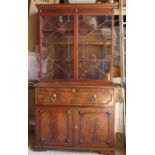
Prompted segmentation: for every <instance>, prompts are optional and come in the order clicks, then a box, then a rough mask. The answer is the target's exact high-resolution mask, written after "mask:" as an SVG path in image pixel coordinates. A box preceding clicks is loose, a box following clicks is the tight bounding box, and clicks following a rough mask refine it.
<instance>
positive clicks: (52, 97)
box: [51, 94, 57, 102]
mask: <svg viewBox="0 0 155 155" xmlns="http://www.w3.org/2000/svg"><path fill="white" fill-rule="evenodd" d="M56 99H57V95H56V94H53V95H52V96H51V101H52V102H55V101H56Z"/></svg>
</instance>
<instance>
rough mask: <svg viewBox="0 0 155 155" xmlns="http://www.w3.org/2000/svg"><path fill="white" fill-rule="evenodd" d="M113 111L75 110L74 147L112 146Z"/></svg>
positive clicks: (105, 109) (97, 109)
mask: <svg viewBox="0 0 155 155" xmlns="http://www.w3.org/2000/svg"><path fill="white" fill-rule="evenodd" d="M113 119H114V118H113V111H112V109H110V108H78V109H77V110H75V124H74V129H75V145H76V146H77V147H91V148H103V147H104V148H106V147H107V148H109V147H112V146H113V144H114V138H113V136H114V126H113V124H114V123H113V121H114V120H113Z"/></svg>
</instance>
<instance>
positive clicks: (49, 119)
mask: <svg viewBox="0 0 155 155" xmlns="http://www.w3.org/2000/svg"><path fill="white" fill-rule="evenodd" d="M36 118H37V120H36V124H37V126H36V145H51V146H72V109H71V108H64V107H60V108H56V107H52V108H51V107H36Z"/></svg>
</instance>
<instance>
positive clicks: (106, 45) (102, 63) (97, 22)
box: [78, 15, 113, 80]
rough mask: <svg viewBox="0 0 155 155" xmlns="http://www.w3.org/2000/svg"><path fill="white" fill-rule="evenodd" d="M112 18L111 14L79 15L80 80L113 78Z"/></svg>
mask: <svg viewBox="0 0 155 155" xmlns="http://www.w3.org/2000/svg"><path fill="white" fill-rule="evenodd" d="M112 18H113V17H112V16H110V15H102V16H101V15H97V16H92V15H91V16H88V15H87V16H86V15H84V16H79V29H78V34H79V36H78V45H79V49H78V79H79V80H111V79H112V77H111V76H112V60H113V40H112V38H113V22H112V21H113V20H112Z"/></svg>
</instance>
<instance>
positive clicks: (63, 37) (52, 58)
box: [41, 16, 73, 79]
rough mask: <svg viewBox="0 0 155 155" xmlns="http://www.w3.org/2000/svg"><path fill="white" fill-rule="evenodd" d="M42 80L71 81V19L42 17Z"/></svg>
mask: <svg viewBox="0 0 155 155" xmlns="http://www.w3.org/2000/svg"><path fill="white" fill-rule="evenodd" d="M41 26H42V28H41V30H42V31H41V53H42V54H41V55H42V73H41V74H42V79H73V17H71V16H43V17H42V25H41Z"/></svg>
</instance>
